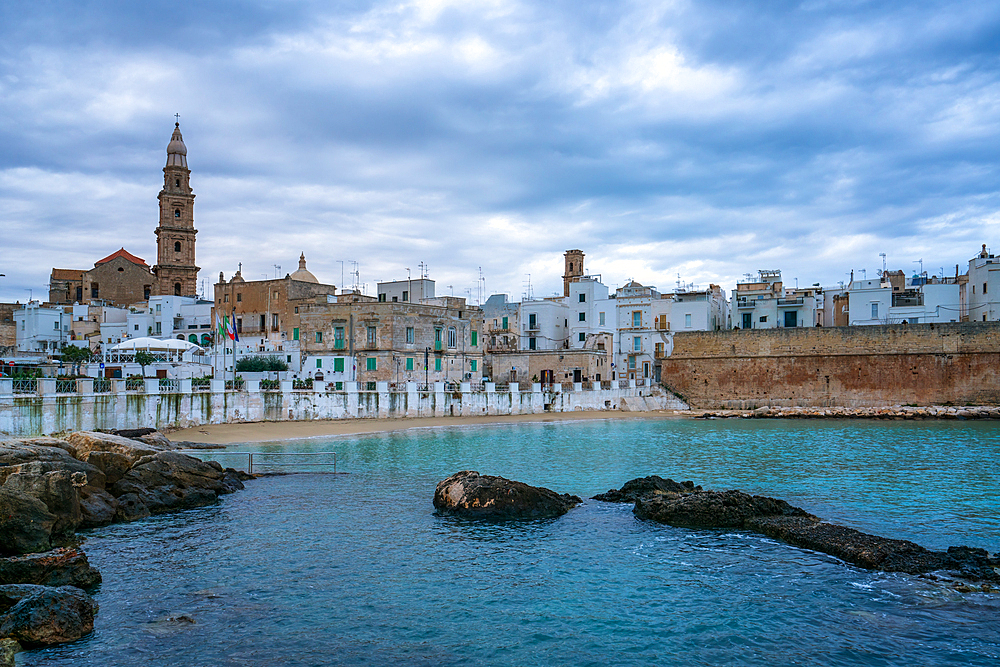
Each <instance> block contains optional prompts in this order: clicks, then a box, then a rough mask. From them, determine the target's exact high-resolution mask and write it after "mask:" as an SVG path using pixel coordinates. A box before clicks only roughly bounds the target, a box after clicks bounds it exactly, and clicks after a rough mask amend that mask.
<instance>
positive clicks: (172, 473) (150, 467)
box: [110, 452, 233, 514]
mask: <svg viewBox="0 0 1000 667" xmlns="http://www.w3.org/2000/svg"><path fill="white" fill-rule="evenodd" d="M232 490H233V489H232V486H231V484H230V483H228V482H227V481H225V471H224V470H223V468H222V466H221V465H219V464H218V463H216V462H214V461H211V462H207V463H206V462H203V461H200V460H198V459H196V458H194V457H192V456H187V455H185V454H178V453H176V452H159V453H157V454H154V455H152V456H147V457H143V458H142V459H140V460H138V461H137V462H136V464H135V465H134V466H133V467H132V469H131V470H129V471H128V473H127V474H126V475H125V476H124V477H122V478H121V479H120V480H118V481H117V482H115V483H114V484H113V485H112V486H111V488H110V491H111V494H112V495H114V496H115V497H118V498H119V499H120V498H121V496H124V495H126V494H134V495H135V496H136V497H137V498H138V499H139V500H141V501H142V504H143V505H145V506H146V508H147V509H148V510H149V511H150V512H151V513H152V514H161V513H163V512H170V511H173V510H180V509H187V508H189V507H200V506H202V505H209V504H211V503H214V502H215V501H216V500H217V499H218V497H219V495H220V494H223V493H232Z"/></svg>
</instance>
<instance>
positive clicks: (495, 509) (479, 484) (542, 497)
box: [434, 470, 583, 519]
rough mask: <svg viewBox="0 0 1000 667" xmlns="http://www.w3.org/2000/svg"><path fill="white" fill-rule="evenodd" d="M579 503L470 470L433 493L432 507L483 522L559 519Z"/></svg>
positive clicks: (577, 500)
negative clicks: (482, 520) (493, 520)
mask: <svg viewBox="0 0 1000 667" xmlns="http://www.w3.org/2000/svg"><path fill="white" fill-rule="evenodd" d="M581 502H583V500H582V499H581V498H580V497H579V496H571V495H569V494H566V493H564V494H562V495H560V494H558V493H556V492H555V491H552V490H550V489H546V488H543V487H540V486H530V485H528V484H525V483H524V482H515V481H513V480H509V479H504V478H503V477H494V476H491V475H480V474H479V473H478V472H475V471H472V470H463V471H462V472H457V473H455V474H454V475H452V476H451V477H449V478H448V479H446V480H444V481H442V482H440V483H439V484H438V485H437V488H436V489H435V490H434V507H436V508H437V509H438V511H440V512H447V513H449V514H455V515H458V516H465V517H476V518H486V519H541V518H547V517H555V516H561V515H563V514H565V513H566V512H567V511H569V509H570V508H571V507H573V506H574V505H577V504H579V503H581Z"/></svg>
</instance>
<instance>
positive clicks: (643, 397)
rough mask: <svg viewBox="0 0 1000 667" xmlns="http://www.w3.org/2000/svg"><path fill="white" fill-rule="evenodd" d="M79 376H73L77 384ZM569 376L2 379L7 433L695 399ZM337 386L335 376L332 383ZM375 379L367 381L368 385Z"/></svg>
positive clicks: (660, 406) (612, 406) (639, 408)
mask: <svg viewBox="0 0 1000 667" xmlns="http://www.w3.org/2000/svg"><path fill="white" fill-rule="evenodd" d="M70 383H72V384H70ZM638 383H639V384H638V386H637V381H636V380H629V381H621V382H613V383H612V382H605V383H594V384H593V386H589V385H585V384H584V383H576V384H570V385H554V386H553V385H546V386H544V387H543V386H542V385H540V384H532V385H528V386H525V387H524V388H523V389H521V388H520V387H519V386H518V385H517V384H516V383H510V385H503V386H501V385H495V384H493V383H485V385H483V386H481V387H476V390H475V391H474V390H473V387H472V385H470V384H469V383H462V384H460V385H454V386H451V387H446V386H445V384H444V383H443V382H438V383H434V384H432V385H430V386H429V387H427V388H421V387H418V385H417V384H416V383H412V382H411V383H407V384H406V385H405V386H403V387H400V388H399V390H390V387H389V383H387V382H379V383H376V385H375V386H374V387H373V388H372V390H370V391H366V390H363V389H361V386H360V385H359V383H357V382H345V383H342V384H343V386H342V388H341V389H340V390H338V391H329V390H328V385H326V384H323V385H322V386H320V383H317V385H316V388H315V389H312V388H309V389H293V386H294V385H293V383H292V382H290V381H289V382H281V383H280V386H279V387H278V388H277V389H275V390H270V391H262V390H261V387H260V382H259V381H250V380H248V381H246V382H245V383H242V385H241V386H240V388H239V390H233V389H232V386H233V385H232V383H231V382H224V381H222V380H213V381H212V382H211V384H210V385H208V386H206V387H199V388H192V386H191V380H154V379H148V380H146V381H144V382H140V383H138V384H136V383H131V382H130V383H128V384H126V381H124V380H112V381H111V383H110V385H109V386H108V387H107V390H106V391H101V390H103V389H105V387H104V386H103V385H102V384H100V383H99V384H98V391H96V392H95V383H94V380H56V379H40V380H37V381H34V384H32V385H31V386H16V385H15V383H14V382H12V381H11V380H10V379H9V378H2V379H0V434H7V435H11V436H32V435H51V434H55V433H62V432H66V431H92V430H111V429H126V428H144V427H152V428H155V429H158V430H162V429H168V428H187V427H191V426H199V425H201V424H226V423H238V422H260V421H303V420H311V419H392V418H416V417H449V416H455V417H459V416H473V415H476V416H481V415H525V414H542V413H545V412H573V411H576V410H608V411H612V410H626V411H635V412H644V411H651V410H684V409H687V406H686V405H685V404H684V403H683V402H681V401H680V400H678V399H677V398H676V397H674V396H673V395H671V394H669V393H667V392H664V391H663V390H662V389H661V388H660V387H658V386H643V385H642V381H641V380H640V381H638ZM331 386H332V385H331ZM366 387H367V385H366Z"/></svg>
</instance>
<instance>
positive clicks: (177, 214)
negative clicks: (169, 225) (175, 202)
mask: <svg viewBox="0 0 1000 667" xmlns="http://www.w3.org/2000/svg"><path fill="white" fill-rule="evenodd" d="M174 217H175V218H179V217H181V210H180V209H179V208H175V209H174Z"/></svg>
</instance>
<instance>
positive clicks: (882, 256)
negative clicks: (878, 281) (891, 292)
mask: <svg viewBox="0 0 1000 667" xmlns="http://www.w3.org/2000/svg"><path fill="white" fill-rule="evenodd" d="M878 256H879V257H881V258H882V273H880V274H879V276H880V277H882V278H885V253H884V252H880V253H879V254H878Z"/></svg>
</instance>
